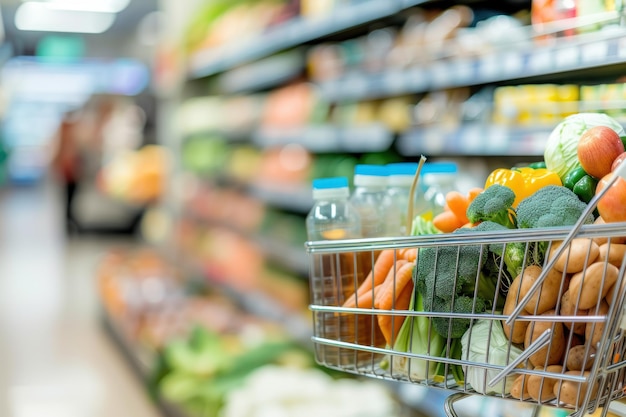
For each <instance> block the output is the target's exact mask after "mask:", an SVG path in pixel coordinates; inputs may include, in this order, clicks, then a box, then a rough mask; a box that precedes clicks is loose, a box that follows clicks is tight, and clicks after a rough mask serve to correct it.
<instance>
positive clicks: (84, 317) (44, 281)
mask: <svg viewBox="0 0 626 417" xmlns="http://www.w3.org/2000/svg"><path fill="white" fill-rule="evenodd" d="M60 210H61V207H60V205H59V196H58V194H57V193H56V191H55V188H54V187H53V185H44V186H40V187H35V188H22V189H17V190H2V191H0V416H8V417H39V416H46V417H105V416H106V417H110V416H120V417H124V416H133V417H153V416H156V415H157V412H156V411H155V410H154V408H153V406H152V404H151V403H150V401H149V399H148V398H147V396H146V395H145V393H144V391H143V388H142V386H141V385H140V384H139V383H138V381H137V380H136V379H135V378H134V375H133V374H131V372H130V371H129V369H128V368H127V367H126V364H125V363H124V362H123V361H122V358H121V356H120V355H119V354H118V353H117V351H115V350H114V349H115V348H114V347H113V346H112V345H111V343H110V342H109V340H108V339H107V338H106V336H105V335H104V334H103V332H102V331H101V328H100V325H99V323H98V304H97V295H96V291H95V288H94V286H95V278H94V266H95V264H96V263H97V261H98V259H99V256H100V255H101V254H102V252H103V251H104V250H105V249H106V247H108V246H110V245H112V244H116V245H118V244H120V243H123V242H118V241H111V240H106V241H103V240H98V239H95V238H88V239H87V238H81V239H73V240H71V241H66V238H65V236H64V234H63V229H62V223H61V221H60V220H61V211H60Z"/></svg>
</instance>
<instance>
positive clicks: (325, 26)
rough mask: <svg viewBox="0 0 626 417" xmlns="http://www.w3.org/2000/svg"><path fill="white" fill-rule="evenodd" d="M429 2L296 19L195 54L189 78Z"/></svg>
mask: <svg viewBox="0 0 626 417" xmlns="http://www.w3.org/2000/svg"><path fill="white" fill-rule="evenodd" d="M427 1H428V0H388V1H379V0H367V1H362V2H359V3H358V4H354V5H346V6H342V7H338V8H337V9H336V10H333V12H332V14H331V15H330V16H329V17H323V18H304V17H298V18H294V19H292V20H290V21H288V22H286V23H283V24H281V25H279V26H276V27H274V28H271V29H269V30H268V31H267V32H266V33H265V34H263V35H261V36H257V37H255V38H253V39H249V40H247V41H245V42H242V43H240V44H238V45H225V46H222V47H219V48H213V49H207V50H204V51H200V52H197V53H195V54H194V55H193V56H192V57H191V60H190V63H189V78H190V79H195V78H202V77H207V76H210V75H214V74H217V73H219V72H222V71H226V70H229V69H232V68H234V67H236V66H238V65H240V64H243V63H246V62H250V61H253V60H255V59H259V58H263V57H266V56H269V55H272V54H274V53H276V52H279V51H282V50H285V49H289V48H293V47H295V46H298V45H300V44H303V43H306V42H311V41H313V40H316V39H321V38H324V37H327V36H330V35H333V34H336V33H339V32H342V31H345V30H349V29H352V28H355V27H358V26H360V25H363V24H367V23H370V22H373V21H376V20H380V19H384V18H387V17H391V16H393V15H394V14H396V13H398V12H400V11H402V10H404V9H406V8H409V7H412V6H416V5H419V4H422V3H426V2H427Z"/></svg>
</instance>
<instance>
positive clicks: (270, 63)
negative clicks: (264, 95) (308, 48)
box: [216, 50, 306, 94]
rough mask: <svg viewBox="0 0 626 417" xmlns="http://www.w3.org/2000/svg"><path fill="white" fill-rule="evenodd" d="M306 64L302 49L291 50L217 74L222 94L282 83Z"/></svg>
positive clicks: (297, 73) (291, 77) (261, 88)
mask: <svg viewBox="0 0 626 417" xmlns="http://www.w3.org/2000/svg"><path fill="white" fill-rule="evenodd" d="M305 65H306V61H305V56H304V53H303V51H302V50H293V51H288V52H286V53H282V54H279V55H275V56H271V57H269V58H265V59H262V60H260V61H257V62H253V63H251V64H247V65H244V66H241V67H239V68H235V69H233V70H231V71H228V72H226V73H224V74H222V75H220V76H219V79H218V81H217V83H216V84H217V85H218V90H219V92H220V93H222V94H241V93H249V92H253V91H259V90H264V89H268V88H270V87H276V86H279V85H282V84H284V83H285V82H287V81H289V80H292V79H294V78H295V77H297V76H298V75H300V74H301V73H302V71H303V70H304V67H305Z"/></svg>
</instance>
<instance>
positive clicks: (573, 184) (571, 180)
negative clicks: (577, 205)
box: [563, 166, 598, 203]
mask: <svg viewBox="0 0 626 417" xmlns="http://www.w3.org/2000/svg"><path fill="white" fill-rule="evenodd" d="M563 185H564V186H565V187H567V188H569V189H570V190H572V191H573V192H574V194H576V195H577V196H578V198H579V199H580V200H581V201H584V202H585V203H588V202H589V201H591V198H592V197H593V196H594V195H595V192H596V186H597V185H598V180H596V179H595V178H593V177H592V176H591V175H589V174H587V173H586V172H585V170H584V169H583V167H581V166H579V167H577V168H574V169H573V170H572V171H570V173H569V174H567V176H566V177H565V180H564V181H563Z"/></svg>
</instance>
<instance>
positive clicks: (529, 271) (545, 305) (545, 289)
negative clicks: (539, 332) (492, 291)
mask: <svg viewBox="0 0 626 417" xmlns="http://www.w3.org/2000/svg"><path fill="white" fill-rule="evenodd" d="M540 274H541V268H540V267H539V266H537V265H530V266H528V267H526V268H524V271H523V272H522V274H521V283H520V293H521V296H520V299H521V298H522V297H523V296H525V295H526V294H527V293H528V290H529V289H530V288H531V287H532V285H533V284H534V283H535V281H536V280H537V278H538V277H539V275H540ZM562 277H563V274H562V273H561V272H558V271H556V270H551V271H550V272H549V273H548V275H546V277H545V280H544V281H543V284H541V287H540V288H539V289H538V290H537V291H535V293H534V294H533V295H532V297H531V298H530V299H529V300H528V303H527V304H526V305H525V306H524V310H526V312H527V313H530V314H543V313H545V312H546V311H548V310H551V309H553V308H554V307H556V303H557V301H558V300H559V290H560V288H561V280H562Z"/></svg>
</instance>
